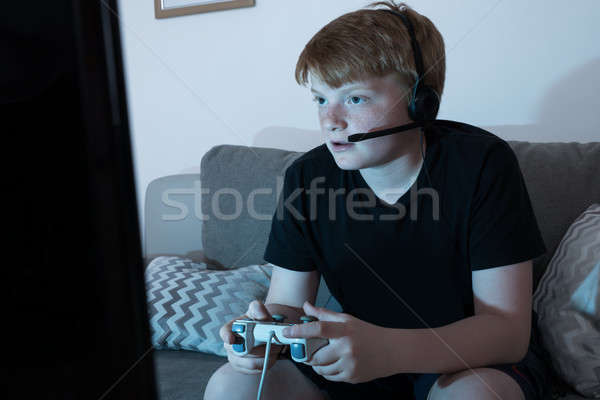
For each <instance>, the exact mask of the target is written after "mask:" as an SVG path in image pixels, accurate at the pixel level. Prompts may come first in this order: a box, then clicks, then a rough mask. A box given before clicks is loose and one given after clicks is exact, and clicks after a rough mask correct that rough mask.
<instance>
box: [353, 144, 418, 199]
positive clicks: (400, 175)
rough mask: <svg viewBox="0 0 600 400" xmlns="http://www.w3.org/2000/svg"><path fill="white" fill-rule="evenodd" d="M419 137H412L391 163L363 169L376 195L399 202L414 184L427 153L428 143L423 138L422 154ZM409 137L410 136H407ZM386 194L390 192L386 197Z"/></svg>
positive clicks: (364, 175) (361, 171)
mask: <svg viewBox="0 0 600 400" xmlns="http://www.w3.org/2000/svg"><path fill="white" fill-rule="evenodd" d="M420 135H421V134H420V133H419V134H418V135H410V136H411V137H410V139H409V140H407V143H406V146H403V152H402V154H400V155H399V156H397V157H396V158H394V159H392V160H391V161H389V162H387V163H384V164H381V165H378V166H375V167H369V168H363V169H361V170H359V171H360V173H361V175H362V176H363V179H364V180H365V181H366V182H367V183H368V185H369V187H370V188H371V189H372V190H373V191H374V192H375V193H376V194H378V197H382V196H379V194H382V195H383V196H384V197H386V198H388V199H391V200H393V202H395V200H397V199H398V198H399V197H401V196H402V194H404V193H405V192H406V191H408V189H410V187H411V186H412V184H413V183H414V181H415V180H416V178H417V176H418V175H419V171H420V170H421V167H422V165H423V155H422V154H425V153H426V149H427V142H426V140H425V137H423V153H421V147H420V146H421V138H420ZM407 136H409V135H407ZM385 192H388V194H387V195H386V194H385Z"/></svg>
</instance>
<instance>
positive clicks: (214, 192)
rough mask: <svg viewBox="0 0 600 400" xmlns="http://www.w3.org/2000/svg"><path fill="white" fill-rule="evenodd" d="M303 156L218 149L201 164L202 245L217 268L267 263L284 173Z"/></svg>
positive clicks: (254, 149) (256, 149)
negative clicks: (267, 250)
mask: <svg viewBox="0 0 600 400" xmlns="http://www.w3.org/2000/svg"><path fill="white" fill-rule="evenodd" d="M302 154H303V153H302V152H292V151H286V150H279V149H270V148H264V147H248V146H235V145H219V146H215V147H213V148H212V149H211V150H209V151H208V152H207V153H206V154H205V155H204V156H203V157H202V162H201V165H200V180H201V182H202V190H203V193H202V197H201V202H200V203H201V207H202V214H203V218H205V220H204V221H203V224H202V245H203V246H202V247H203V249H204V254H205V255H206V257H207V258H208V260H209V262H210V263H211V264H214V265H219V266H222V267H224V266H227V267H240V266H244V265H250V264H264V263H265V261H264V259H263V255H264V252H265V248H266V247H267V240H268V238H269V231H270V230H271V219H272V218H273V213H274V211H275V208H276V207H277V199H278V196H279V193H280V192H281V189H282V187H283V176H284V175H283V174H284V172H285V170H286V169H287V167H288V166H289V165H290V164H292V162H293V161H294V160H295V159H296V158H298V157H300V156H301V155H302Z"/></svg>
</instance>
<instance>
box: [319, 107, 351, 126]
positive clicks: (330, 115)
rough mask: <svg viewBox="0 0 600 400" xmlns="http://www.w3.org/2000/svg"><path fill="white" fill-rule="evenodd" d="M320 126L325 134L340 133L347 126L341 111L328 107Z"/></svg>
mask: <svg viewBox="0 0 600 400" xmlns="http://www.w3.org/2000/svg"><path fill="white" fill-rule="evenodd" d="M321 124H322V125H323V127H324V128H325V130H326V131H327V132H333V131H341V130H344V129H346V127H347V126H348V124H347V123H346V119H345V117H344V115H343V113H342V111H341V110H340V109H339V108H338V107H330V108H329V109H328V110H327V112H326V113H325V115H324V117H323V120H322V121H321Z"/></svg>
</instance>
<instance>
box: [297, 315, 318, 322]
mask: <svg viewBox="0 0 600 400" xmlns="http://www.w3.org/2000/svg"><path fill="white" fill-rule="evenodd" d="M316 320H317V319H316V318H315V317H311V316H309V315H303V316H301V317H300V321H302V323H303V324H307V323H309V322H314V321H316Z"/></svg>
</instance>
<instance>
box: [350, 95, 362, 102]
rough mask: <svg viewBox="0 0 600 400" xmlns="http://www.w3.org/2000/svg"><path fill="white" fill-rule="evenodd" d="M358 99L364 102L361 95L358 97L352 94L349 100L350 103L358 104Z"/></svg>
mask: <svg viewBox="0 0 600 400" xmlns="http://www.w3.org/2000/svg"><path fill="white" fill-rule="evenodd" d="M355 100H356V101H355ZM360 100H363V102H364V99H363V98H362V97H360V96H352V97H350V101H351V102H352V104H359V103H358V102H359V101H360Z"/></svg>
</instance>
